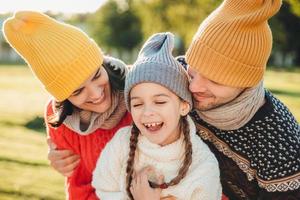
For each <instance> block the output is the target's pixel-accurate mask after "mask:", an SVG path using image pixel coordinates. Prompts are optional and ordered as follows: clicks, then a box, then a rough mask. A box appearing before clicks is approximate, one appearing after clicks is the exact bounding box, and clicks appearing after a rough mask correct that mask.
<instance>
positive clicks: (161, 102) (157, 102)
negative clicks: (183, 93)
mask: <svg viewBox="0 0 300 200" xmlns="http://www.w3.org/2000/svg"><path fill="white" fill-rule="evenodd" d="M155 103H156V104H159V105H161V104H165V103H167V102H166V101H156V102H155Z"/></svg>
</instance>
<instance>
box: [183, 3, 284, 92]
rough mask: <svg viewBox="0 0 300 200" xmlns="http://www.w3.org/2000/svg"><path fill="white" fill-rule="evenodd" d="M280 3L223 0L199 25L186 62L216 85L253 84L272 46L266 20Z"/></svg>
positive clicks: (257, 80) (237, 85) (264, 65)
mask: <svg viewBox="0 0 300 200" xmlns="http://www.w3.org/2000/svg"><path fill="white" fill-rule="evenodd" d="M280 6H281V0H224V2H223V3H222V4H221V5H220V6H219V7H218V8H217V9H216V10H215V11H214V12H212V13H211V14H210V15H209V16H208V17H207V18H206V19H205V20H204V21H203V23H202V24H201V25H200V27H199V29H198V31H197V33H196V34H195V36H194V38H193V41H192V43H191V45H190V47H189V49H188V51H187V53H186V59H187V63H188V64H189V66H190V67H192V68H193V69H196V70H197V71H198V73H200V74H201V75H202V76H204V77H206V78H208V79H210V80H212V81H214V82H217V83H219V84H223V85H227V86H231V87H252V86H255V85H256V84H258V82H259V81H260V80H261V79H262V77H263V74H264V71H265V68H266V64H267V61H268V58H269V56H270V53H271V49H272V33H271V30H270V28H269V25H268V22H267V20H268V19H269V18H270V17H272V16H273V15H274V14H275V13H276V12H278V10H279V8H280Z"/></svg>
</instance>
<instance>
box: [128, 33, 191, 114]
mask: <svg viewBox="0 0 300 200" xmlns="http://www.w3.org/2000/svg"><path fill="white" fill-rule="evenodd" d="M173 48H174V35H173V34H172V33H169V32H167V33H157V34H154V35H153V36H151V37H150V38H149V39H148V40H147V41H146V43H145V44H144V46H143V47H142V49H141V51H140V52H139V55H138V58H137V60H136V62H135V63H134V64H133V67H132V69H131V70H130V71H129V73H128V75H127V76H126V81H125V89H124V95H125V102H126V106H127V109H128V110H130V105H129V93H130V90H131V89H132V88H133V87H134V86H135V85H137V84H139V83H144V82H153V83H157V84H160V85H162V86H164V87H166V88H168V89H169V90H171V91H172V92H174V93H175V94H176V95H177V96H179V97H181V98H182V99H183V100H185V101H187V102H188V103H189V104H190V107H192V98H191V94H190V92H189V90H188V75H187V72H186V71H185V69H184V68H183V67H182V66H181V64H180V63H179V62H178V61H176V60H175V58H174V57H173V55H172V50H173Z"/></svg>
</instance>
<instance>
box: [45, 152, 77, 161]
mask: <svg viewBox="0 0 300 200" xmlns="http://www.w3.org/2000/svg"><path fill="white" fill-rule="evenodd" d="M74 155H76V154H74V152H73V151H71V150H50V151H49V152H48V159H49V160H50V161H55V160H60V159H64V158H67V157H70V156H74Z"/></svg>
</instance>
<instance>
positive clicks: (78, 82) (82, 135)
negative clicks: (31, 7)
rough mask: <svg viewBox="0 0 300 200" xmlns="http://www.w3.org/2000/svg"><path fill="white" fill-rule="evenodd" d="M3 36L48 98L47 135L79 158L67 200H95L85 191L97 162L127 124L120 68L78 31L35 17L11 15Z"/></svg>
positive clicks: (25, 13)
mask: <svg viewBox="0 0 300 200" xmlns="http://www.w3.org/2000/svg"><path fill="white" fill-rule="evenodd" d="M3 31H4V36H5V38H6V40H7V41H8V43H9V44H10V45H11V46H12V47H13V48H14V49H15V50H16V51H17V52H18V53H19V54H20V55H21V56H22V57H23V58H24V60H25V61H26V62H27V63H28V65H29V66H30V68H31V70H32V71H33V73H34V74H35V75H36V77H37V78H38V79H39V80H40V81H41V82H42V84H43V85H44V87H45V89H46V90H47V91H48V92H49V93H50V94H51V95H52V96H53V99H52V100H51V101H50V102H49V103H48V104H47V107H46V112H45V122H46V125H47V133H48V136H49V137H50V138H51V140H52V141H53V142H54V143H55V144H56V145H57V149H67V150H69V151H72V152H74V153H75V154H77V155H79V157H80V158H81V159H80V160H79V161H77V164H76V165H77V167H76V169H75V170H74V171H73V173H72V174H69V177H67V184H66V185H67V191H68V199H98V198H97V197H96V195H95V191H94V189H93V188H92V187H91V179H92V172H93V170H94V168H95V165H96V161H97V158H98V156H99V154H100V153H101V151H102V149H103V148H104V146H105V145H106V143H107V142H108V141H109V140H110V139H111V138H112V137H113V135H114V134H115V132H116V131H117V130H118V129H119V128H121V127H123V126H126V125H129V124H130V123H131V116H130V114H129V113H128V112H126V107H125V104H124V99H123V93H122V91H123V87H124V78H125V74H126V71H127V70H126V65H125V64H124V63H123V62H121V61H119V60H116V59H114V58H110V57H106V56H103V54H102V52H101V50H100V48H99V47H98V46H97V44H96V43H95V42H94V41H93V40H91V39H90V38H89V37H88V36H87V35H86V34H85V33H83V32H82V31H81V30H79V29H77V28H75V27H73V26H70V25H67V24H64V23H61V22H58V21H56V20H55V19H53V18H50V17H49V16H47V15H44V14H42V13H39V12H31V11H20V12H17V13H15V14H14V16H13V17H11V18H9V19H7V20H6V21H5V23H4V27H3ZM99 127H100V128H99Z"/></svg>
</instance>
